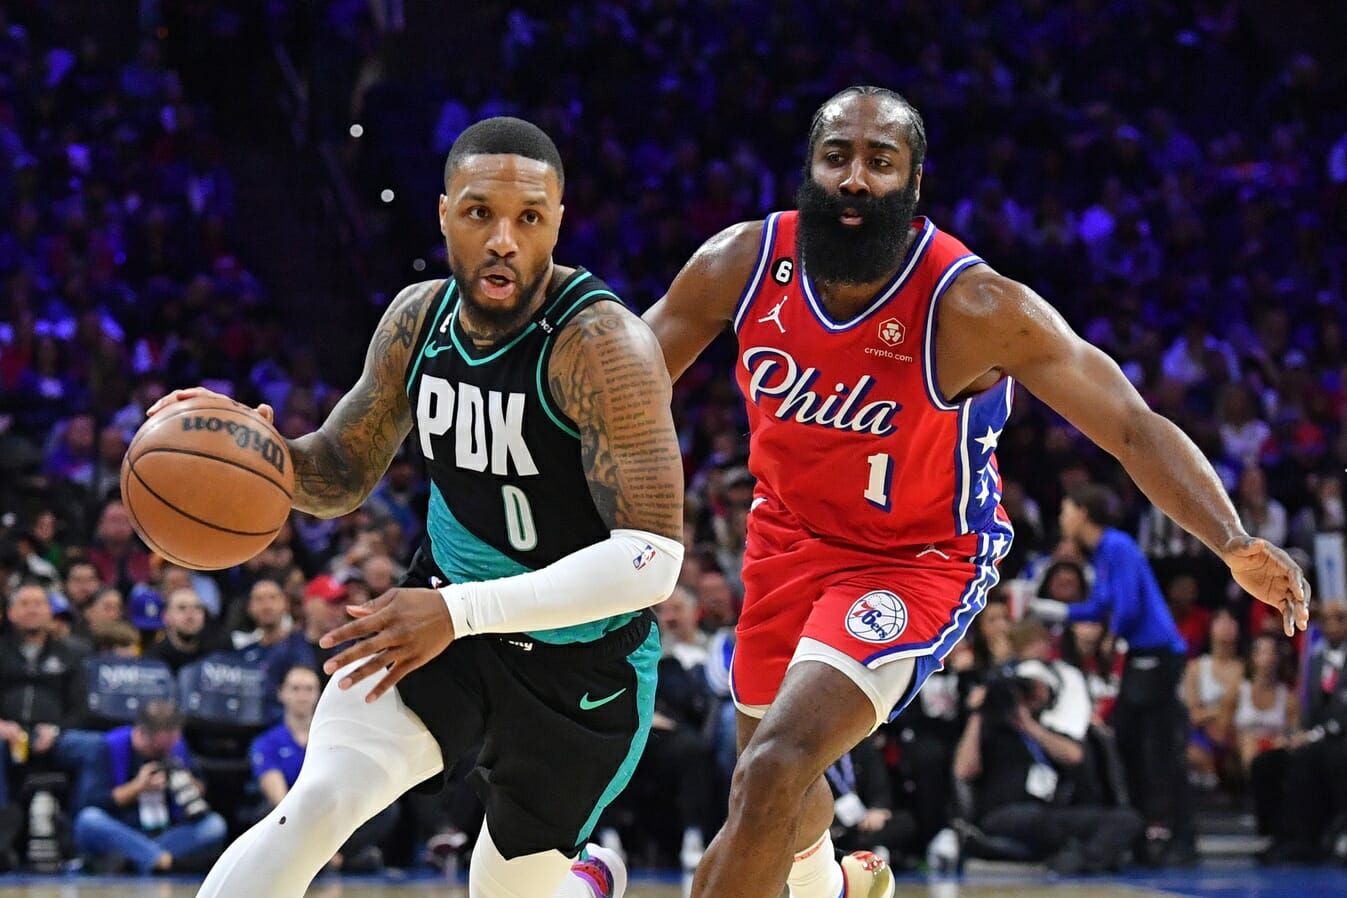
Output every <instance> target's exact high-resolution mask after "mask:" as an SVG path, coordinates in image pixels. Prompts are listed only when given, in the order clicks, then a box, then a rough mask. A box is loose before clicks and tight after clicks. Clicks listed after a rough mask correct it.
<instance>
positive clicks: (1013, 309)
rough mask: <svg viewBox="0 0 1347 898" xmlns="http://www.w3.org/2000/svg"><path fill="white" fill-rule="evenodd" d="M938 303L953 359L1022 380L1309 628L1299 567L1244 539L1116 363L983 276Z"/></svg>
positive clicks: (1031, 297)
mask: <svg viewBox="0 0 1347 898" xmlns="http://www.w3.org/2000/svg"><path fill="white" fill-rule="evenodd" d="M943 302H944V303H949V304H950V305H949V307H948V308H942V311H941V325H942V326H944V325H945V324H946V323H947V319H946V315H947V314H950V313H952V315H953V320H952V321H951V322H949V323H952V324H954V325H955V326H957V327H959V328H960V332H961V337H960V339H959V341H958V352H959V353H961V354H966V355H969V356H971V355H980V357H981V358H982V362H981V363H980V364H981V366H982V369H983V370H984V371H985V370H987V369H988V368H991V369H999V370H1000V371H1003V372H1004V373H1006V374H1008V375H1010V376H1012V377H1014V378H1015V379H1017V380H1019V381H1020V382H1021V383H1022V384H1024V386H1025V387H1026V388H1028V389H1029V391H1030V392H1032V393H1033V394H1034V395H1035V396H1037V397H1039V398H1040V399H1042V400H1043V401H1044V402H1046V403H1047V404H1048V405H1049V406H1051V407H1052V408H1053V409H1055V410H1056V411H1057V412H1058V413H1059V414H1061V415H1062V416H1063V417H1064V418H1066V419H1067V420H1068V421H1070V422H1071V423H1072V424H1073V425H1075V426H1076V427H1077V428H1079V429H1080V431H1081V432H1082V433H1084V434H1085V435H1086V436H1087V437H1089V438H1090V439H1091V440H1093V441H1094V442H1095V443H1096V444H1098V445H1099V446H1100V447H1101V448H1103V449H1105V450H1106V451H1108V452H1109V453H1110V454H1112V455H1113V456H1114V457H1115V458H1117V459H1118V461H1119V462H1121V463H1122V465H1123V467H1124V468H1125V469H1126V470H1127V473H1128V474H1129V475H1131V477H1132V479H1133V480H1134V481H1136V484H1137V486H1138V487H1139V488H1140V489H1141V491H1142V492H1143V493H1145V494H1146V496H1147V497H1148V498H1149V499H1150V500H1151V501H1152V502H1154V503H1155V504H1156V506H1158V507H1159V508H1160V509H1161V510H1162V511H1164V512H1165V513H1166V514H1168V515H1169V516H1170V517H1171V518H1173V519H1174V520H1175V521H1176V522H1177V523H1178V524H1179V526H1181V527H1183V528H1184V529H1185V530H1187V531H1188V532H1189V533H1192V534H1193V535H1195V536H1196V537H1197V538H1198V539H1200V540H1202V542H1203V543H1205V544H1206V545H1207V547H1208V548H1210V549H1211V550H1212V551H1213V552H1215V553H1216V554H1217V555H1219V556H1220V557H1221V559H1222V560H1223V561H1224V562H1225V563H1226V564H1227V565H1228V566H1229V567H1230V571H1231V573H1232V575H1233V576H1234V578H1235V580H1236V581H1237V582H1238V583H1239V584H1240V586H1242V587H1244V589H1246V590H1248V591H1249V592H1250V593H1251V594H1252V595H1253V596H1254V597H1255V598H1258V599H1260V600H1261V601H1263V602H1266V603H1267V604H1269V605H1272V606H1274V607H1276V608H1278V609H1279V610H1281V611H1282V613H1283V619H1284V624H1285V629H1286V632H1287V634H1288V635H1290V634H1291V633H1292V632H1293V631H1294V629H1295V627H1299V628H1300V629H1302V630H1303V629H1304V628H1305V626H1306V625H1307V624H1308V622H1309V611H1308V602H1309V594H1310V589H1309V584H1308V583H1307V582H1306V580H1305V576H1304V574H1303V573H1302V572H1301V570H1300V568H1299V566H1297V565H1296V563H1295V562H1294V561H1292V560H1291V558H1290V556H1288V555H1287V554H1286V553H1285V552H1284V551H1282V550H1281V549H1280V548H1277V547H1276V546H1273V545H1271V544H1269V543H1268V542H1266V541H1265V540H1261V539H1254V538H1253V537H1251V536H1249V534H1247V533H1246V532H1245V531H1244V528H1243V527H1242V526H1241V525H1240V522H1239V516H1238V515H1237V514H1236V513H1235V509H1234V506H1233V505H1232V504H1231V503H1230V498H1229V497H1228V496H1227V495H1226V491H1225V487H1224V486H1223V485H1222V484H1221V481H1220V478H1219V477H1217V475H1216V472H1215V471H1214V470H1213V469H1212V467H1211V464H1210V463H1209V462H1208V461H1207V460H1206V458H1204V457H1203V455H1202V453H1201V452H1200V451H1199V450H1198V448H1197V446H1196V445H1194V444H1193V441H1192V440H1190V439H1189V438H1188V437H1187V435H1185V434H1184V433H1183V431H1182V430H1180V429H1179V428H1178V427H1177V426H1175V424H1174V423H1173V422H1171V421H1170V420H1168V419H1167V418H1165V417H1163V416H1161V415H1158V414H1156V413H1155V412H1153V411H1151V409H1150V408H1148V407H1147V405H1146V403H1145V401H1144V400H1143V399H1142V398H1141V396H1140V394H1138V393H1137V391H1136V389H1135V388H1134V387H1133V386H1132V384H1131V382H1130V381H1128V379H1127V378H1126V377H1125V376H1124V375H1123V373H1122V371H1121V370H1120V369H1119V368H1118V366H1117V364H1116V363H1115V362H1114V361H1113V360H1112V359H1110V358H1109V357H1108V356H1107V355H1105V354H1104V353H1103V352H1102V351H1100V350H1099V349H1097V348H1096V347H1094V346H1091V345H1090V344H1089V343H1087V342H1085V341H1084V340H1082V339H1081V338H1080V337H1079V336H1077V335H1076V334H1075V332H1073V331H1072V330H1071V328H1070V327H1069V326H1068V325H1067V323H1066V322H1065V321H1064V320H1063V319H1062V317H1061V315H1059V314H1058V313H1057V312H1056V310H1054V309H1053V308H1052V307H1051V306H1049V305H1048V304H1047V303H1046V302H1045V301H1044V300H1043V299H1042V298H1041V297H1039V296H1038V295H1037V294H1035V293H1034V292H1033V291H1032V290H1030V289H1029V288H1028V287H1025V286H1024V285H1023V284H1019V283H1016V282H1014V281H1011V280H1009V279H1007V278H1004V277H1001V276H1000V275H998V274H996V273H995V272H993V271H991V270H990V269H989V268H986V267H985V266H978V267H977V268H976V269H970V271H969V272H968V273H966V274H965V275H963V276H962V277H960V278H959V280H958V281H956V282H955V287H954V289H952V290H951V291H950V294H949V295H948V296H947V297H946V299H945V300H944V301H943ZM988 362H990V364H988ZM970 370H971V369H970Z"/></svg>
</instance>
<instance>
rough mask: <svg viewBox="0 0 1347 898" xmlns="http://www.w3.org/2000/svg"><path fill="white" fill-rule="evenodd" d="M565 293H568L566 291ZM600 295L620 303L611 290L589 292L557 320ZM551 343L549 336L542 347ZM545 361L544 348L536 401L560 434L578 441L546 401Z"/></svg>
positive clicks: (574, 430) (578, 436)
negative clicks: (592, 297) (544, 387)
mask: <svg viewBox="0 0 1347 898" xmlns="http://www.w3.org/2000/svg"><path fill="white" fill-rule="evenodd" d="M567 292H570V291H569V290H568V291H567ZM600 294H606V295H608V296H611V297H612V298H613V301H614V302H618V303H620V302H622V300H620V299H618V298H617V294H616V293H614V292H613V291H611V290H590V291H589V292H588V293H586V294H585V295H584V296H582V297H580V298H579V299H577V300H576V301H575V302H573V303H571V307H570V308H569V309H567V310H566V311H565V312H562V313H561V315H560V316H559V317H558V319H557V320H558V321H561V322H565V321H566V319H567V318H569V317H570V314H571V312H573V311H575V308H576V306H578V305H580V303H582V302H584V301H585V300H587V299H589V298H590V297H591V296H598V295H600ZM561 295H562V296H565V295H566V294H565V293H563V294H561ZM558 299H560V297H558ZM551 343H552V337H551V335H549V336H548V338H547V342H546V344H544V345H545V346H550V345H551ZM546 361H547V350H546V348H544V349H543V351H542V352H541V353H539V354H538V401H539V402H541V403H542V407H543V411H545V412H547V417H549V418H551V419H552V423H553V424H555V425H556V426H557V427H560V428H561V431H562V433H566V434H570V435H571V436H572V437H574V438H575V439H577V440H578V439H580V432H579V431H578V430H576V429H575V428H574V427H571V426H570V425H569V424H567V423H566V422H565V421H563V420H561V418H560V417H559V416H558V415H557V414H556V412H554V411H552V404H551V403H550V402H548V401H547V391H546V390H545V389H543V363H544V362H546Z"/></svg>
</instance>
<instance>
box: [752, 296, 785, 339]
mask: <svg viewBox="0 0 1347 898" xmlns="http://www.w3.org/2000/svg"><path fill="white" fill-rule="evenodd" d="M788 299H790V297H789V296H783V297H781V302H779V303H777V304H776V305H774V306H772V311H770V312H768V313H767V314H766V315H763V316H762V317H761V318H759V319H758V324H766V323H767V322H769V321H770V322H772V323H773V324H775V325H776V327H777V330H779V331H781V333H783V334H784V333H785V332H786V326H785V325H784V324H782V323H781V307H782V306H784V305H785V304H786V300H788Z"/></svg>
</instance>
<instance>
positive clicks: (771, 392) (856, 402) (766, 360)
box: [743, 346, 902, 437]
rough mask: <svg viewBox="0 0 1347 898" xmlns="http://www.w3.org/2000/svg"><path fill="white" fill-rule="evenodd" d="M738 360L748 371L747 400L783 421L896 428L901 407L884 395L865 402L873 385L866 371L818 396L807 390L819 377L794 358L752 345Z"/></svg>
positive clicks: (866, 429)
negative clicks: (852, 382) (770, 403)
mask: <svg viewBox="0 0 1347 898" xmlns="http://www.w3.org/2000/svg"><path fill="white" fill-rule="evenodd" d="M743 360H744V367H745V368H747V369H748V370H749V375H750V377H749V385H748V392H749V398H750V399H751V400H752V401H753V402H754V403H755V404H757V405H758V406H759V407H761V408H762V409H763V411H766V412H767V413H768V414H771V415H773V416H774V417H776V418H779V419H780V420H782V421H785V420H786V419H788V418H792V417H793V418H794V420H795V421H797V422H799V423H800V424H822V425H823V426H824V427H833V428H836V429H837V430H847V431H851V432H853V433H872V434H874V435H875V436H880V437H882V436H886V435H888V434H891V433H893V432H894V431H895V430H897V429H898V428H897V427H896V426H895V425H894V423H893V419H894V416H896V415H897V414H898V412H899V411H900V410H901V409H902V405H900V404H899V403H897V402H894V401H892V400H889V399H880V400H875V401H873V402H866V401H865V398H866V395H867V394H868V393H869V392H870V389H871V388H872V387H873V386H874V383H875V379H874V378H873V377H871V376H870V375H868V374H865V375H862V376H861V379H860V380H858V381H857V382H856V383H855V385H854V386H851V387H848V386H847V385H846V384H842V383H839V384H837V385H836V387H835V388H834V392H832V393H823V394H820V393H816V392H815V391H814V390H813V389H811V387H813V385H814V381H816V380H818V377H819V371H818V369H817V368H804V369H801V368H800V365H799V363H798V362H796V361H795V357H794V356H793V355H791V354H790V353H789V352H786V351H785V350H783V349H777V348H775V347H772V346H754V347H752V348H750V349H748V350H745V352H744V359H743ZM773 398H779V399H780V402H779V404H778V405H777V407H776V409H775V410H772V409H769V408H768V407H767V405H766V403H765V400H768V399H773Z"/></svg>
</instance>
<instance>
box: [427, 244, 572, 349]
mask: <svg viewBox="0 0 1347 898" xmlns="http://www.w3.org/2000/svg"><path fill="white" fill-rule="evenodd" d="M502 266H504V267H505V268H508V269H510V271H511V272H512V273H513V274H514V282H515V295H514V301H513V302H511V303H510V304H509V305H508V306H502V305H499V304H495V303H490V304H488V303H486V302H484V301H483V300H482V298H481V297H479V296H478V295H477V281H478V279H479V278H480V277H481V276H482V272H484V271H486V270H487V269H488V268H499V267H502ZM465 267H466V266H461V265H458V264H455V262H454V261H453V259H450V260H449V271H450V273H451V274H453V276H454V280H455V281H457V282H458V292H459V295H460V296H462V297H463V305H464V306H465V307H466V308H467V311H468V315H469V317H470V318H471V319H472V321H473V323H474V324H476V325H477V327H478V328H481V329H483V331H484V333H483V334H482V335H483V336H490V337H494V338H499V337H506V336H509V335H511V334H513V333H515V332H516V331H518V330H519V329H520V328H522V327H523V326H524V323H525V322H527V321H528V319H529V318H530V317H531V316H532V314H533V311H532V310H533V301H534V300H535V299H537V297H538V291H539V290H541V289H543V287H544V286H545V285H544V284H543V279H544V278H546V277H547V273H548V271H549V270H550V267H549V266H548V265H546V264H544V265H543V267H542V270H541V271H539V272H538V273H537V274H536V275H535V276H534V278H533V280H531V281H529V282H527V283H525V281H524V279H523V277H522V276H521V273H520V271H519V269H518V268H517V267H515V266H514V265H511V264H510V263H509V262H505V261H503V260H500V261H495V262H486V263H483V264H482V265H480V266H478V267H477V269H476V270H475V271H473V272H472V273H470V274H465V273H464V268H465Z"/></svg>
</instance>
